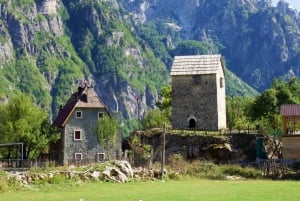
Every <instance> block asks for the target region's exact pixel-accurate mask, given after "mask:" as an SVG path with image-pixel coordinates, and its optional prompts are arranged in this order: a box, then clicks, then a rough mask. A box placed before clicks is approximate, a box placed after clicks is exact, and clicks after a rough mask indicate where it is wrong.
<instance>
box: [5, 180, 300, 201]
mask: <svg viewBox="0 0 300 201" xmlns="http://www.w3.org/2000/svg"><path fill="white" fill-rule="evenodd" d="M0 200H1V201H2V200H3V201H80V200H83V201H98V200H99V201H139V200H143V201H206V200H207V201H208V200H209V201H215V200H220V201H227V200H228V201H235V200H236V201H260V200H261V201H282V200H287V201H293V200H295V201H296V200H297V201H298V200H300V182H297V181H266V180H247V181H221V180H220V181H217V180H196V179H187V180H181V181H166V182H163V181H155V182H132V183H125V184H116V183H96V182H95V183H83V184H79V185H76V186H66V185H57V184H56V185H47V186H43V187H42V188H32V189H31V190H24V191H17V192H6V193H0Z"/></svg>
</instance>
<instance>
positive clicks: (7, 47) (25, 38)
mask: <svg viewBox="0 0 300 201" xmlns="http://www.w3.org/2000/svg"><path fill="white" fill-rule="evenodd" d="M131 2H132V1H131ZM137 2H138V1H136V2H135V3H137ZM120 3H124V4H120ZM144 3H145V4H147V3H148V2H147V1H144ZM152 3H153V2H152ZM188 4H189V3H188ZM189 5H190V7H193V4H189ZM125 6H126V5H125V1H124V2H123V1H114V0H109V1H98V0H84V1H81V0H62V1H60V0H1V1H0V23H1V25H2V26H0V31H1V38H0V50H1V51H0V65H1V69H0V81H1V87H0V98H1V101H2V102H6V101H7V99H8V98H9V97H11V96H12V95H13V94H16V93H18V92H20V91H21V92H23V93H26V94H28V95H29V96H31V97H32V98H33V100H34V101H35V102H36V103H37V104H39V105H40V106H41V107H42V108H44V109H45V110H48V111H49V113H50V114H53V115H54V116H55V115H56V113H57V110H58V108H59V106H60V105H62V104H64V103H65V101H66V100H67V99H68V98H69V96H70V95H71V94H72V93H73V92H74V91H75V90H76V88H77V85H78V83H79V82H80V80H82V79H89V80H90V81H93V82H94V85H95V88H96V91H97V93H98V95H99V96H100V97H101V98H102V99H103V101H104V102H105V103H106V104H107V105H108V107H109V108H110V109H111V110H112V112H114V113H116V114H117V115H118V118H119V119H120V121H122V122H127V123H125V128H124V130H126V129H131V127H132V125H133V126H134V125H135V126H137V123H136V122H135V123H134V122H130V121H131V120H134V119H137V118H141V116H142V115H143V114H144V113H145V111H146V110H147V108H149V107H150V108H151V107H154V105H155V102H156V101H157V99H158V97H159V93H160V89H161V87H162V86H163V85H166V84H169V82H170V80H169V75H168V74H169V72H168V70H169V68H170V66H171V64H172V56H174V55H173V53H174V52H175V51H174V49H176V45H177V44H178V42H179V41H181V40H182V39H184V37H182V36H181V32H180V34H179V32H178V26H176V24H175V23H174V22H172V23H169V24H165V23H160V21H157V22H156V23H151V22H150V23H147V26H144V24H142V23H137V21H136V20H137V19H139V17H138V15H136V14H135V13H134V12H131V11H130V12H129V11H128V10H126V9H125V8H126V7H125ZM135 6H139V5H138V4H135ZM135 6H133V7H132V9H134V8H135ZM145 6H146V5H145ZM166 6H167V5H166ZM142 7H143V5H142ZM181 18H182V19H184V20H185V21H189V20H192V19H191V18H187V19H185V16H184V15H183V14H182V16H181ZM145 25H146V24H145ZM165 25H166V26H165ZM165 33H167V34H166V35H165ZM188 35H190V33H187V34H186V38H187V36H188ZM201 45H202V44H200V47H201V48H202V46H201ZM221 46H222V45H219V46H218V45H216V42H214V43H213V44H212V45H211V46H210V45H208V46H206V45H204V46H203V48H204V49H203V52H205V53H207V51H208V50H209V49H207V47H209V48H212V49H214V50H217V49H218V48H219V49H220V50H221ZM188 48H191V47H188ZM177 49H178V48H177ZM229 74H230V73H229ZM230 75H231V76H229V79H228V81H229V82H230V80H234V79H236V78H235V76H234V75H233V74H230ZM234 82H235V81H234ZM239 83H240V86H241V87H239V88H238V89H234V87H232V88H231V86H233V85H231V84H228V86H229V89H228V91H229V92H230V93H231V94H251V95H253V94H256V92H255V91H254V90H253V89H251V88H250V87H249V86H246V85H244V83H243V82H242V81H241V80H240V81H239ZM235 86H237V85H235ZM137 98H138V99H137ZM137 100H138V101H137Z"/></svg>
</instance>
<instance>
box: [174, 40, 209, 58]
mask: <svg viewBox="0 0 300 201" xmlns="http://www.w3.org/2000/svg"><path fill="white" fill-rule="evenodd" d="M212 49H213V47H212V45H210V44H208V43H203V42H199V41H195V40H186V41H183V42H180V43H179V44H178V45H177V47H176V48H175V49H174V50H173V51H172V53H171V54H172V55H173V56H176V55H181V56H182V55H197V54H208V53H209V52H210V51H211V50H212Z"/></svg>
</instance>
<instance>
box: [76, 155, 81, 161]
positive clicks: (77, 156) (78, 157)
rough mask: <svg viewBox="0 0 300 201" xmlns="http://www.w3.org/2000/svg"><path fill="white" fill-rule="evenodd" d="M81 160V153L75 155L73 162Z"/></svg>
mask: <svg viewBox="0 0 300 201" xmlns="http://www.w3.org/2000/svg"><path fill="white" fill-rule="evenodd" d="M81 160H82V153H75V161H81Z"/></svg>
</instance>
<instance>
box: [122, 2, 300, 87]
mask: <svg viewBox="0 0 300 201" xmlns="http://www.w3.org/2000/svg"><path fill="white" fill-rule="evenodd" d="M122 2H123V5H124V7H125V8H126V9H127V10H129V12H131V13H132V16H135V18H134V19H135V22H136V23H142V24H147V23H150V22H153V21H157V20H159V21H161V22H163V24H164V26H172V27H176V31H177V32H179V33H180V36H181V37H180V38H181V39H183V40H184V39H189V40H191V39H193V40H198V41H206V42H208V43H213V44H215V45H216V46H219V47H220V52H221V53H222V54H223V55H224V56H225V58H226V61H227V64H228V67H229V69H230V70H232V71H233V72H235V73H236V74H237V75H238V76H239V77H241V78H242V79H243V80H244V81H246V82H247V83H248V84H250V85H251V86H252V87H254V88H256V89H258V90H260V91H261V90H263V89H265V88H268V87H269V84H270V82H271V81H272V79H273V78H274V77H278V76H287V75H290V73H292V74H293V75H296V76H299V75H300V74H299V65H298V63H299V39H300V32H299V22H300V21H299V19H300V18H299V13H298V11H297V10H295V9H293V8H292V7H290V6H289V4H288V3H286V2H285V1H279V3H278V5H277V6H276V7H272V1H271V0H238V1H237V0H224V1H218V0H211V1H206V0H203V1H199V0H192V1H185V0H183V1H180V0H175V1H174V0H146V1H145V0H136V1H122ZM169 36H170V37H171V38H172V35H171V34H170V35H169ZM173 40H176V39H175V38H173ZM174 43H176V42H175V41H174ZM215 51H217V50H215V49H214V50H212V52H215Z"/></svg>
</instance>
